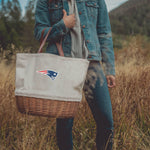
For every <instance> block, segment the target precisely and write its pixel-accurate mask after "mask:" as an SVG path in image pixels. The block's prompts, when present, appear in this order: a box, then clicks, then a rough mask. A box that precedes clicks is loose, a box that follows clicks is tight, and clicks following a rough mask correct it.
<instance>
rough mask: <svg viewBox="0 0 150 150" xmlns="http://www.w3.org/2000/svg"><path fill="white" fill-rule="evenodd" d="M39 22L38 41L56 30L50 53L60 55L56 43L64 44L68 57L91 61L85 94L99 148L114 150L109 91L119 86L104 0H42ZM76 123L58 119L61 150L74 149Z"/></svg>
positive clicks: (37, 8) (38, 3) (36, 28)
mask: <svg viewBox="0 0 150 150" xmlns="http://www.w3.org/2000/svg"><path fill="white" fill-rule="evenodd" d="M35 21H36V23H35V30H34V33H35V38H36V39H37V40H40V39H41V36H43V37H45V35H46V34H47V32H48V30H49V28H50V27H52V30H51V33H50V35H49V36H48V39H47V42H48V46H47V49H46V52H47V53H52V54H56V55H58V51H57V47H56V44H55V43H56V42H60V41H62V48H63V51H64V55H65V56H66V57H79V58H86V59H88V60H89V61H90V65H89V68H88V73H87V78H86V81H85V85H84V92H85V97H86V100H87V102H88V104H89V107H90V108H91V111H92V114H93V117H94V119H95V122H96V126H97V134H96V147H97V150H111V149H112V145H113V129H114V127H113V116H112V106H111V99H110V95H109V90H108V88H112V87H115V65H114V51H113V42H112V35H111V27H110V22H109V16H108V12H107V8H106V4H105V2H104V0H76V1H75V0H50V1H49V0H38V1H37V5H36V11H35ZM78 50H80V51H78ZM100 62H101V63H100ZM102 65H103V66H104V71H103V69H102ZM73 120H74V118H69V119H61V118H57V122H56V123H57V127H56V134H57V143H58V147H59V149H60V150H72V149H73V142H72V126H73Z"/></svg>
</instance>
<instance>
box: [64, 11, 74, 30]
mask: <svg viewBox="0 0 150 150" xmlns="http://www.w3.org/2000/svg"><path fill="white" fill-rule="evenodd" d="M63 14H64V16H63V20H64V23H65V26H66V27H67V28H73V27H74V25H75V23H76V19H75V15H74V14H71V15H69V16H67V12H66V11H65V9H63Z"/></svg>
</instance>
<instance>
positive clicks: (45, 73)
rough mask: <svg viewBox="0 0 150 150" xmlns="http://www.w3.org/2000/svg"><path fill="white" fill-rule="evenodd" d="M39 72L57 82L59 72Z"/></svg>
mask: <svg viewBox="0 0 150 150" xmlns="http://www.w3.org/2000/svg"><path fill="white" fill-rule="evenodd" d="M37 72H39V73H41V74H44V75H47V76H49V77H50V78H51V79H52V80H55V78H56V76H57V74H58V73H57V72H54V71H51V70H41V71H37Z"/></svg>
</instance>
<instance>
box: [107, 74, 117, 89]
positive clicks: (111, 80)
mask: <svg viewBox="0 0 150 150" xmlns="http://www.w3.org/2000/svg"><path fill="white" fill-rule="evenodd" d="M106 78H107V85H108V87H109V88H112V87H115V86H116V82H115V77H114V76H112V75H109V76H107V77H106Z"/></svg>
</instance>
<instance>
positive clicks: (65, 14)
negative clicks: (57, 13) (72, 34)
mask: <svg viewBox="0 0 150 150" xmlns="http://www.w3.org/2000/svg"><path fill="white" fill-rule="evenodd" d="M65 16H67V12H66V10H65V9H63V17H65Z"/></svg>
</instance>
